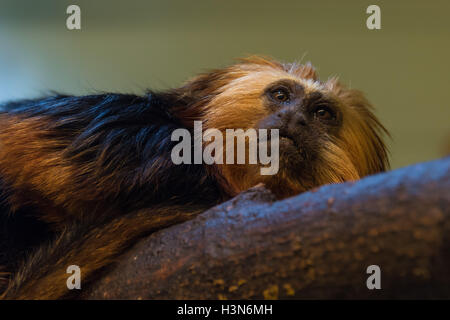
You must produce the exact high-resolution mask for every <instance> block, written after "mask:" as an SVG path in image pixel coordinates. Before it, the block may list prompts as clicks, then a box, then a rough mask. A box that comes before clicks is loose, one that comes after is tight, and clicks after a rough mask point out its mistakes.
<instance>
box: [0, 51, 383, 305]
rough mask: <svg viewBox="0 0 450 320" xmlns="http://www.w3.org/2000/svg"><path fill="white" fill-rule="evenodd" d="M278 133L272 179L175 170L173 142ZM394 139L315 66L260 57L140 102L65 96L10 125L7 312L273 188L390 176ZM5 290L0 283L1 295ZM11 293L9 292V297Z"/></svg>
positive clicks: (216, 169) (0, 152)
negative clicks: (185, 135)
mask: <svg viewBox="0 0 450 320" xmlns="http://www.w3.org/2000/svg"><path fill="white" fill-rule="evenodd" d="M194 121H202V123H203V124H204V130H207V129H208V128H216V129H218V130H221V131H225V130H226V129H230V128H231V129H233V128H242V129H248V128H258V129H273V128H276V129H279V132H280V134H279V135H280V149H279V154H280V157H279V158H280V160H279V161H280V163H279V172H278V173H277V174H276V175H271V176H270V175H267V176H263V175H260V174H258V172H257V171H256V170H257V168H258V167H259V165H254V164H252V165H250V164H212V165H206V164H201V165H198V164H181V165H175V164H174V163H173V162H172V161H171V150H172V148H173V146H174V144H175V142H173V141H172V140H171V133H172V132H173V130H175V129H177V128H185V129H188V130H191V131H192V130H193V123H194ZM385 131H386V130H385V129H384V128H383V126H382V125H381V124H380V123H379V121H378V120H377V118H376V117H375V116H374V115H373V113H372V112H371V107H370V105H369V103H368V101H367V100H366V99H365V98H364V96H363V94H362V93H361V92H359V91H357V90H353V89H348V88H346V87H344V86H342V85H341V84H340V83H339V82H338V81H337V79H335V78H332V79H329V80H327V81H320V80H319V79H318V77H317V74H316V72H315V70H314V68H313V67H312V66H311V65H310V64H306V65H302V64H295V63H292V64H291V63H288V64H283V63H279V62H276V61H273V60H270V59H265V58H260V57H251V58H248V59H244V60H242V61H240V62H239V63H237V64H235V65H232V66H229V67H226V68H224V69H220V70H215V71H212V72H209V73H205V74H202V75H200V76H197V77H195V78H194V79H192V80H190V81H188V82H187V83H186V84H185V85H183V86H182V87H180V88H176V89H173V90H169V91H166V92H149V93H147V94H146V95H143V96H137V95H126V94H115V93H108V94H97V95H89V96H79V97H75V96H66V95H56V96H51V97H47V98H42V99H36V100H26V101H19V102H12V103H7V104H4V105H3V106H2V110H1V113H0V188H1V190H0V196H1V199H0V200H1V206H2V207H1V216H0V227H1V228H2V230H1V231H2V233H1V235H0V266H3V270H0V272H2V271H3V272H4V274H5V276H4V281H3V290H2V291H3V298H6V299H27V298H28V299H55V298H67V297H73V294H74V293H73V292H72V291H69V290H68V289H67V287H66V280H67V274H66V268H67V266H69V265H78V266H80V267H81V269H82V274H83V283H86V281H91V280H92V279H94V278H95V276H96V275H97V274H98V272H99V271H101V270H103V269H104V268H105V267H107V266H108V265H109V264H111V263H112V262H113V259H114V258H116V257H117V255H119V254H120V253H121V252H122V251H123V250H124V249H125V248H127V247H128V246H130V245H131V244H133V242H134V241H135V240H136V239H137V238H139V237H141V236H143V235H145V234H148V233H150V232H152V231H154V230H157V229H160V228H163V227H166V226H169V225H171V224H174V223H177V222H180V221H184V220H186V219H189V218H190V217H192V216H194V215H195V214H197V213H200V212H202V211H204V210H205V209H207V208H209V207H211V206H213V205H215V204H217V203H219V202H221V201H223V200H225V199H227V198H230V197H232V196H234V195H236V194H237V193H239V192H241V191H243V190H246V189H248V188H249V187H251V186H253V185H255V184H258V183H264V184H265V185H266V186H267V187H268V188H270V189H271V190H272V191H273V192H274V193H275V194H276V195H277V196H278V197H279V198H284V197H288V196H291V195H294V194H297V193H300V192H303V191H305V190H308V189H311V188H313V187H316V186H319V185H322V184H327V183H337V182H342V181H347V180H355V179H358V178H360V177H363V176H366V175H369V174H373V173H376V172H380V171H383V170H385V169H386V168H387V166H388V157H387V153H386V148H385V145H384V143H383V140H382V134H383V133H384V132H385ZM0 287H1V283H0ZM0 292H1V291H0Z"/></svg>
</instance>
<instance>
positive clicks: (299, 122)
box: [291, 112, 306, 126]
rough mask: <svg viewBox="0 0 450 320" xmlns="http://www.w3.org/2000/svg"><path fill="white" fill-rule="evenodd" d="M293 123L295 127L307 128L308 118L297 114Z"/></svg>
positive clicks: (293, 118) (299, 113)
mask: <svg viewBox="0 0 450 320" xmlns="http://www.w3.org/2000/svg"><path fill="white" fill-rule="evenodd" d="M291 121H292V122H293V124H294V125H295V126H306V117H305V115H304V114H303V113H301V112H298V113H295V114H294V116H293V117H292V119H291Z"/></svg>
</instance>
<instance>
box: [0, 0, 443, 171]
mask: <svg viewBox="0 0 450 320" xmlns="http://www.w3.org/2000/svg"><path fill="white" fill-rule="evenodd" d="M70 4H77V5H79V6H80V7H81V19H82V22H81V27H82V28H81V30H74V31H70V30H67V28H66V18H67V16H68V15H67V14H66V8H67V6H68V5H70ZM370 4H377V5H379V6H380V7H381V21H382V29H381V30H368V29H367V28H366V18H367V16H368V15H367V14H366V8H367V7H368V6H369V5H370ZM449 18H450V1H448V0H445V1H444V0H442V1H401V0H397V1H364V0H359V1H357V0H355V1H324V0H322V1H320V0H319V1H312V0H310V1H299V0H296V1H244V0H240V1H235V0H228V1H220V2H219V1H182V0H177V1H133V0H128V1H120V2H119V1H117V2H113V1H106V0H95V1H92V0H90V1H76V0H70V1H65V0H54V1H45V0H41V1H23V0H14V1H9V0H0V101H5V100H10V99H16V98H25V97H37V96H41V95H43V94H45V93H47V92H49V91H50V90H55V91H60V92H63V93H72V94H86V93H89V92H94V91H121V92H134V93H141V92H143V91H144V90H145V89H146V88H153V89H165V88H169V87H173V86H178V85H180V84H181V83H182V82H183V81H184V80H186V79H187V78H189V77H191V76H193V75H195V74H196V73H199V72H201V71H205V70H207V69H210V68H215V67H221V66H224V65H226V64H229V63H232V62H233V59H234V58H237V57H242V56H246V55H249V54H263V55H269V56H272V57H274V58H276V59H279V60H283V61H293V60H300V59H302V58H303V60H302V61H303V62H305V61H311V62H312V63H313V64H314V65H315V66H316V67H317V68H318V71H319V75H320V77H321V78H322V79H326V78H328V77H329V76H332V75H339V77H340V78H341V79H342V80H343V82H344V83H346V84H348V85H351V87H354V88H359V89H361V90H363V91H364V92H365V93H366V94H367V96H368V98H369V100H370V101H372V103H373V104H374V105H375V107H376V110H377V115H378V116H379V117H380V118H381V120H382V122H383V123H384V124H385V126H386V127H387V128H388V129H389V131H390V132H391V134H392V138H393V139H392V141H390V143H389V144H390V150H391V162H392V167H393V168H397V167H401V166H405V165H408V164H412V163H416V162H420V161H426V160H430V159H434V158H438V157H441V156H443V155H445V154H446V153H447V152H448V151H449V150H450V121H449V120H450V103H449V100H450V88H449V85H450V62H449V61H450V44H449V39H450V37H449V36H450V19H449Z"/></svg>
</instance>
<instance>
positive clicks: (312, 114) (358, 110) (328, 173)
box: [190, 58, 388, 197]
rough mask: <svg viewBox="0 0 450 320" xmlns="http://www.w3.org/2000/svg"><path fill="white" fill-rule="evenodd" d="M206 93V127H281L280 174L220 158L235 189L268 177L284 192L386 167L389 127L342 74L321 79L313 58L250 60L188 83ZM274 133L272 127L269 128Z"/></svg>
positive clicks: (203, 115)
mask: <svg viewBox="0 0 450 320" xmlns="http://www.w3.org/2000/svg"><path fill="white" fill-rule="evenodd" d="M190 86H191V88H192V87H195V88H196V89H197V90H198V92H197V93H199V94H200V96H201V97H198V96H197V98H196V101H203V104H201V110H202V113H201V118H202V120H203V122H204V123H205V124H206V126H205V128H216V129H219V130H221V131H222V132H223V133H225V131H226V129H244V130H245V129H249V128H254V129H278V130H279V139H280V140H279V172H278V173H277V174H276V175H274V176H262V175H261V174H260V173H259V167H260V165H250V164H245V165H236V164H219V165H218V167H219V170H220V172H221V174H222V175H223V176H224V177H225V179H226V180H227V182H228V183H229V184H230V185H231V186H232V188H233V189H234V190H235V191H236V192H240V191H242V190H245V189H247V188H249V187H251V186H253V185H255V184H257V183H260V182H263V183H265V184H266V185H267V186H268V187H269V188H270V189H271V190H272V191H273V192H274V193H275V194H277V195H279V196H280V197H286V196H290V195H293V194H297V193H299V192H303V191H305V190H308V189H311V188H313V187H316V186H319V185H322V184H327V183H339V182H343V181H348V180H356V179H359V178H360V177H363V176H365V175H368V174H372V173H376V172H380V171H383V170H385V168H386V167H387V166H388V159H387V152H386V148H385V145H384V143H383V140H382V138H381V134H382V133H383V132H385V129H384V127H383V126H382V125H381V124H380V123H379V121H378V120H377V119H376V117H375V116H374V115H373V113H372V112H371V106H370V104H369V103H368V101H367V100H366V99H365V98H364V96H363V94H362V93H361V92H360V91H357V90H352V89H347V88H345V87H344V86H342V85H341V84H340V83H339V82H338V81H337V79H335V78H332V79H329V80H328V81H325V82H322V81H319V79H318V76H317V74H316V72H315V70H314V68H313V67H312V66H311V65H310V64H306V65H299V64H281V63H278V62H275V61H272V60H266V59H261V58H250V59H247V60H244V62H243V63H240V64H237V65H234V66H231V67H229V68H226V69H222V70H217V71H215V72H212V73H210V74H206V75H202V76H200V77H198V78H196V79H194V81H193V82H192V83H191V84H190ZM269 131H270V130H269Z"/></svg>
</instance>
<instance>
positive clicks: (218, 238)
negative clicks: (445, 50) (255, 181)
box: [82, 157, 450, 299]
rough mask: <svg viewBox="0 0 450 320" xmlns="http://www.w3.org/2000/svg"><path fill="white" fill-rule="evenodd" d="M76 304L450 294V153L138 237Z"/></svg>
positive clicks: (256, 197)
mask: <svg viewBox="0 0 450 320" xmlns="http://www.w3.org/2000/svg"><path fill="white" fill-rule="evenodd" d="M369 265H378V266H379V267H380V268H381V290H368V289H367V286H366V280H367V278H368V277H369V276H370V275H369V274H367V273H366V268H367V267H368V266H369ZM82 297H83V298H85V299H105V298H108V299H242V298H243V299H273V298H279V299H299V298H302V299H303V298H312V299H326V298H345V299H355V298H357V299H361V298H369V299H371V298H375V299H378V298H450V157H447V158H444V159H441V160H436V161H433V162H428V163H422V164H418V165H414V166H410V167H406V168H402V169H399V170H395V171H391V172H388V173H384V174H379V175H375V176H371V177H367V178H365V179H362V180H360V181H358V182H356V183H344V184H339V185H328V186H323V187H321V188H319V189H317V190H313V191H311V192H307V193H304V194H301V195H298V196H296V197H293V198H290V199H286V200H283V201H278V202H277V201H274V197H273V195H272V194H271V193H270V192H269V191H267V190H266V189H264V187H261V186H259V187H255V188H253V189H251V190H249V191H247V192H245V193H243V194H241V195H239V196H237V197H236V198H235V199H232V200H230V201H228V202H226V203H223V204H221V205H219V206H218V207H215V208H213V209H211V210H208V211H207V212H205V213H203V214H201V215H199V216H197V217H196V218H195V219H193V220H191V221H188V222H185V223H182V224H179V225H175V226H173V227H170V228H168V229H165V230H161V231H159V232H157V233H154V234H152V235H151V236H149V237H147V238H145V239H143V240H141V241H140V242H139V243H138V244H137V245H136V246H134V247H133V248H132V249H131V250H129V251H128V252H127V253H126V254H125V255H123V256H122V257H121V258H120V259H119V261H118V263H117V264H116V265H115V266H114V267H113V268H112V269H111V270H110V271H109V272H108V273H107V274H106V275H105V276H103V277H102V278H101V280H99V281H97V282H96V283H95V284H94V285H93V286H92V287H91V288H90V289H85V290H82Z"/></svg>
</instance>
